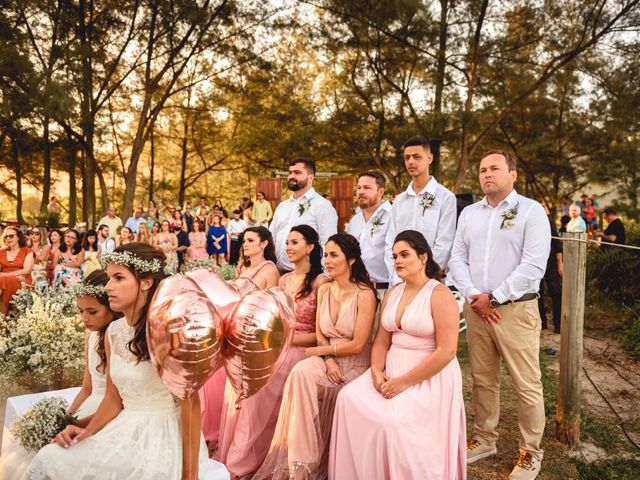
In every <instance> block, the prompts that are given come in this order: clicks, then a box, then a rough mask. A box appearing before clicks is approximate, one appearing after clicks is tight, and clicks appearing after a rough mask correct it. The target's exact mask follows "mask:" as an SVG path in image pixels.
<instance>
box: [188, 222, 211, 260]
mask: <svg viewBox="0 0 640 480" xmlns="http://www.w3.org/2000/svg"><path fill="white" fill-rule="evenodd" d="M189 244H190V245H191V246H190V247H189V248H187V255H188V256H189V260H206V259H208V258H209V254H208V253H207V234H206V233H205V232H204V228H203V227H202V222H201V221H200V220H198V219H197V218H196V219H195V220H194V221H193V231H192V232H189Z"/></svg>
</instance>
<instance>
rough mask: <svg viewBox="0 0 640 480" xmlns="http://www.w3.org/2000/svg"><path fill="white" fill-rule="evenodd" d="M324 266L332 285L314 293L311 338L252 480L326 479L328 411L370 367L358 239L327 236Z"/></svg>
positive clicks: (370, 294) (370, 315) (368, 290)
mask: <svg viewBox="0 0 640 480" xmlns="http://www.w3.org/2000/svg"><path fill="white" fill-rule="evenodd" d="M324 257H325V266H326V270H327V274H328V275H329V276H330V277H331V278H332V280H333V281H332V282H331V283H328V284H325V285H322V286H321V287H320V288H319V289H318V313H317V325H316V337H317V343H318V345H317V346H315V347H307V348H306V350H305V355H306V356H307V357H308V358H307V359H305V360H303V361H301V362H299V363H298V364H297V365H296V366H295V367H294V368H293V370H292V371H291V373H290V374H289V377H288V379H287V383H286V384H285V387H284V394H283V399H282V404H281V406H280V413H279V416H278V423H277V425H276V429H275V433H274V436H273V440H272V442H271V446H270V448H269V453H268V455H267V457H266V459H265V461H264V463H263V465H262V467H261V468H260V470H258V472H257V473H256V475H255V476H254V477H253V478H254V479H255V480H257V479H276V480H278V479H279V480H288V479H290V478H296V479H298V478H301V479H302V478H309V479H313V478H326V476H327V458H328V452H329V440H330V436H331V422H332V419H333V407H334V405H335V400H336V397H337V395H338V392H339V391H340V389H341V388H342V387H343V386H344V385H346V384H348V383H349V382H350V381H352V380H353V379H355V378H357V377H358V376H359V375H361V374H362V372H364V371H365V370H366V369H367V368H368V367H369V351H370V349H369V346H370V340H369V339H370V336H371V330H372V328H373V319H374V316H375V311H376V292H375V289H374V288H373V284H372V283H371V279H370V278H369V274H368V273H367V270H366V269H365V267H364V263H363V262H362V257H361V252H360V245H359V244H358V241H357V240H356V239H355V238H354V237H353V236H351V235H349V234H347V233H338V234H336V235H333V236H331V237H329V240H328V241H327V244H326V246H325V252H324Z"/></svg>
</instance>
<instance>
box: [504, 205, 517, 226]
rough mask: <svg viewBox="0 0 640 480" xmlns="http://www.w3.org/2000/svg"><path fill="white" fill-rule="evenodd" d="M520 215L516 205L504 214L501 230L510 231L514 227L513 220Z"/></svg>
mask: <svg viewBox="0 0 640 480" xmlns="http://www.w3.org/2000/svg"><path fill="white" fill-rule="evenodd" d="M516 215H518V206H517V205H516V206H515V207H513V208H510V209H509V210H505V211H504V212H502V223H501V224H500V230H509V229H510V228H511V227H513V219H514V218H516Z"/></svg>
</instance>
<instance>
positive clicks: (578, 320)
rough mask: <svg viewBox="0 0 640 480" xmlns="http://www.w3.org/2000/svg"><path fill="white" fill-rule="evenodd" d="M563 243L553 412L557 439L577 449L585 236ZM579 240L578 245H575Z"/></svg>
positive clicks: (570, 235) (571, 237) (572, 236)
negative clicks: (557, 376) (558, 359)
mask: <svg viewBox="0 0 640 480" xmlns="http://www.w3.org/2000/svg"><path fill="white" fill-rule="evenodd" d="M563 238H565V239H566V240H564V241H563V242H562V244H563V249H562V256H563V263H564V275H563V279H562V324H561V327H560V380H559V382H560V383H559V386H558V405H557V409H556V438H557V439H558V440H559V441H560V442H562V443H564V444H565V445H568V446H569V447H570V448H576V447H577V446H578V445H579V443H580V404H581V401H582V399H581V388H580V381H581V377H582V355H583V336H582V335H583V329H584V292H585V279H586V272H587V244H586V239H587V235H586V234H584V233H565V234H563ZM576 240H579V241H576Z"/></svg>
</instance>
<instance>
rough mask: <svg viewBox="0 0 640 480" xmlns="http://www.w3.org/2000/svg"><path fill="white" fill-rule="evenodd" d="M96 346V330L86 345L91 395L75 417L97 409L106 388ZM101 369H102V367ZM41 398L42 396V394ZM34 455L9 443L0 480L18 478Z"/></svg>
mask: <svg viewBox="0 0 640 480" xmlns="http://www.w3.org/2000/svg"><path fill="white" fill-rule="evenodd" d="M97 346H98V334H97V332H91V334H90V335H89V342H88V345H87V350H88V353H87V357H88V360H87V362H88V368H89V373H90V374H91V395H89V396H88V397H87V398H86V399H85V401H84V402H82V405H80V407H79V408H78V410H77V412H76V413H75V414H74V415H75V416H76V417H77V418H84V417H87V416H89V415H93V414H94V413H95V411H96V410H97V409H98V406H99V405H100V402H102V399H103V398H104V392H105V390H106V388H107V376H106V375H105V373H104V371H102V372H101V371H99V370H97V367H98V365H100V356H99V355H98V352H97V351H96V348H97ZM102 370H104V368H103V369H102ZM47 393H55V392H47ZM48 396H49V395H48ZM42 398H44V396H43V397H42ZM34 456H35V453H34V452H28V451H27V450H25V449H24V448H22V447H21V446H20V444H18V442H17V441H14V442H13V443H11V445H9V447H8V448H7V450H6V451H5V452H4V455H2V458H0V480H4V479H7V480H9V479H15V478H20V477H21V476H22V475H24V472H25V471H26V469H27V467H28V466H29V463H31V461H32V460H33V457H34Z"/></svg>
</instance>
